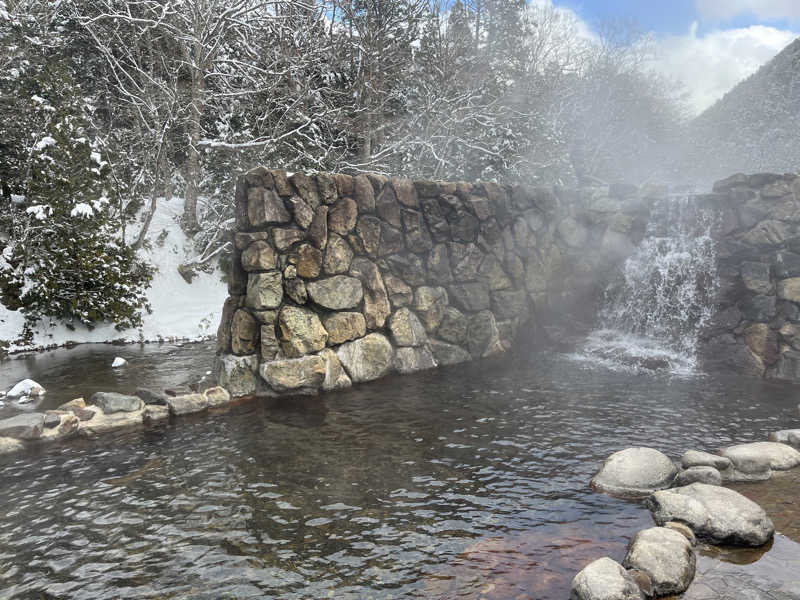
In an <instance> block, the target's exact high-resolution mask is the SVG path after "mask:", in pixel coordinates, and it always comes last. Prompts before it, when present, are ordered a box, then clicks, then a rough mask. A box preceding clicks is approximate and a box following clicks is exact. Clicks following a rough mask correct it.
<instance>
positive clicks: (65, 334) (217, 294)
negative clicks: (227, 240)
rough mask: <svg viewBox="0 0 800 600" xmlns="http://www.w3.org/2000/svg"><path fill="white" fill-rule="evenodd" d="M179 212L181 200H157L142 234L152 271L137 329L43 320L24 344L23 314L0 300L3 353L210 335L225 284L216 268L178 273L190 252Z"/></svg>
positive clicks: (225, 291) (219, 314)
mask: <svg viewBox="0 0 800 600" xmlns="http://www.w3.org/2000/svg"><path fill="white" fill-rule="evenodd" d="M182 212H183V199H181V198H173V199H172V200H170V201H166V200H164V199H160V200H159V204H158V209H157V210H156V214H155V215H154V216H153V222H152V224H151V225H150V230H149V232H148V237H149V239H150V240H151V245H152V247H151V248H149V249H146V250H142V251H141V256H142V257H143V258H144V259H146V260H147V261H148V262H149V263H150V264H152V265H154V266H155V267H156V268H157V269H158V271H157V272H156V274H155V275H154V277H153V282H152V285H151V287H150V289H149V290H148V299H149V301H150V305H151V306H152V308H153V312H152V314H149V315H148V314H145V315H143V316H144V319H143V321H144V322H143V323H142V326H141V327H140V328H139V329H127V330H124V331H117V330H116V329H114V326H113V325H110V324H100V325H98V326H96V327H95V328H94V329H92V330H91V331H90V330H88V329H87V328H85V327H82V326H77V327H76V328H75V329H74V331H71V330H70V329H68V328H67V327H66V326H64V325H63V324H60V323H52V324H51V323H48V322H47V320H46V319H45V320H43V321H42V322H40V324H39V325H38V326H37V329H36V331H35V332H34V336H33V340H32V342H31V343H28V344H25V343H20V342H19V341H18V338H19V337H20V334H21V333H22V328H23V326H24V324H25V318H24V316H23V315H22V314H21V313H20V312H18V311H11V310H8V309H7V308H6V307H4V306H3V305H1V304H0V341H3V340H6V341H8V342H9V348H8V351H9V352H20V351H25V350H36V349H42V348H55V347H58V346H64V345H67V344H73V343H78V344H83V343H102V342H110V341H120V340H121V341H125V342H142V341H145V342H157V341H168V340H201V339H204V338H207V337H209V336H212V335H214V334H215V333H216V329H217V325H218V324H219V320H220V316H221V313H222V305H223V303H224V302H225V298H227V296H228V290H227V286H226V285H225V283H223V281H222V272H221V271H220V270H219V269H215V270H214V271H213V272H212V273H203V272H198V275H197V277H195V279H194V281H193V282H192V283H191V284H188V283H186V281H185V280H184V279H183V277H181V275H180V273H178V265H180V264H181V263H183V262H185V261H186V260H187V259H189V258H191V257H193V256H194V253H193V251H192V246H191V241H190V240H189V239H188V238H187V237H186V236H185V235H184V233H183V232H182V231H181V229H180V226H179V225H178V217H179V216H180V214H181V213H182ZM164 231H166V232H167V234H166V236H164V237H163V239H162V241H163V243H161V244H160V245H159V244H157V243H156V241H155V240H157V239H159V236H161V234H162V233H163V232H164Z"/></svg>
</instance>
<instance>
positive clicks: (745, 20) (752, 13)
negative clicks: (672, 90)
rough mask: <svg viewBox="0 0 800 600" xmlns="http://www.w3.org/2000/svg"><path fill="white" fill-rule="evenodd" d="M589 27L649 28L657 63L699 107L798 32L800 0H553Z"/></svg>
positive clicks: (780, 47)
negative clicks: (623, 22) (616, 23)
mask: <svg viewBox="0 0 800 600" xmlns="http://www.w3.org/2000/svg"><path fill="white" fill-rule="evenodd" d="M552 2H553V3H554V4H555V5H556V6H559V7H561V8H564V9H568V10H571V11H573V12H575V14H576V15H577V16H578V17H579V18H580V19H581V20H582V21H584V22H585V23H586V25H587V27H588V28H590V29H591V28H592V27H593V26H594V25H595V24H597V23H598V22H603V21H609V20H619V19H627V20H631V21H634V22H635V23H637V24H638V25H640V26H641V27H642V28H644V29H645V30H648V31H652V32H653V33H654V35H655V39H656V42H657V50H658V54H659V59H660V60H659V62H658V63H657V64H658V69H659V70H661V71H662V72H663V73H664V74H665V75H668V76H670V77H672V78H673V79H677V80H679V81H681V82H682V83H683V84H684V85H685V86H686V89H687V91H688V93H689V103H690V105H691V107H692V108H693V109H694V110H695V111H696V112H698V113H699V112H701V111H702V110H703V109H705V108H707V107H708V106H710V105H711V104H713V103H714V102H715V101H716V100H718V99H719V98H721V97H722V95H723V94H725V92H727V91H728V90H730V89H731V88H732V87H733V86H734V85H736V84H737V83H738V82H739V81H741V80H742V79H744V78H745V77H747V76H748V75H750V74H751V73H753V72H755V71H756V70H757V69H758V67H759V66H761V65H762V64H764V63H765V62H767V61H769V60H770V59H771V58H772V57H773V56H775V55H776V54H777V53H778V52H780V51H781V50H782V49H783V48H784V47H785V46H786V45H787V44H789V43H790V42H791V41H792V40H793V39H795V38H797V37H798V36H800V0H552Z"/></svg>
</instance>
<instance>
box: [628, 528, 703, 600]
mask: <svg viewBox="0 0 800 600" xmlns="http://www.w3.org/2000/svg"><path fill="white" fill-rule="evenodd" d="M696 563H697V557H696V556H695V554H694V550H692V544H691V542H690V541H689V540H688V539H687V538H686V537H685V536H684V535H682V534H681V533H679V532H677V531H674V530H672V529H668V528H667V527H650V528H649V529H643V530H642V531H640V532H639V533H637V534H636V535H635V536H634V537H633V539H632V540H631V543H630V544H629V545H628V553H627V555H626V556H625V560H624V561H623V562H622V565H623V566H624V567H625V568H627V569H638V570H640V571H644V572H645V573H647V574H648V575H649V576H650V581H651V582H652V584H653V589H652V592H653V595H655V596H666V595H667V594H680V593H681V592H684V591H686V589H687V588H688V587H689V584H690V583H692V579H694V573H695V567H696Z"/></svg>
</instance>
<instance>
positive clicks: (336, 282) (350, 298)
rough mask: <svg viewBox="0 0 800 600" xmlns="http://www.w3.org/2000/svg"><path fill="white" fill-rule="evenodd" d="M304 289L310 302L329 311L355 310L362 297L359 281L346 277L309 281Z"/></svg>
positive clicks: (362, 292)
mask: <svg viewBox="0 0 800 600" xmlns="http://www.w3.org/2000/svg"><path fill="white" fill-rule="evenodd" d="M306 287H307V289H308V296H309V297H310V298H311V300H313V301H314V302H316V303H317V304H319V305H320V306H321V307H323V308H327V309H329V310H346V309H348V308H355V307H356V306H358V304H359V303H360V302H361V299H362V298H363V297H364V290H363V288H362V287H361V281H359V280H358V279H356V278H355V277H348V276H347V275H334V276H333V277H328V278H327V279H320V280H319V281H311V282H309V283H308V284H307V285H306Z"/></svg>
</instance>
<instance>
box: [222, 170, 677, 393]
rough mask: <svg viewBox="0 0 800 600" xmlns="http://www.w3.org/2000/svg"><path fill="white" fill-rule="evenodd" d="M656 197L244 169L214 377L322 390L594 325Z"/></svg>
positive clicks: (612, 189)
mask: <svg viewBox="0 0 800 600" xmlns="http://www.w3.org/2000/svg"><path fill="white" fill-rule="evenodd" d="M658 194H663V191H661V190H639V189H637V188H635V187H633V186H625V185H619V186H605V187H602V188H585V189H581V190H567V189H562V188H545V187H540V188H526V187H521V186H516V187H510V186H501V185H497V184H493V183H464V182H460V183H443V182H431V181H410V180H405V179H388V178H386V177H383V176H379V175H359V176H349V175H338V174H337V175H332V174H325V173H322V174H317V175H305V174H301V173H297V174H294V175H291V176H290V175H288V174H287V173H285V172H283V171H277V170H267V169H265V168H258V169H255V170H253V171H250V172H249V173H246V174H244V175H242V176H241V177H240V178H239V179H238V182H237V187H236V232H235V234H234V242H235V244H234V245H235V251H234V255H233V260H232V267H231V272H230V276H229V293H230V295H229V297H228V299H227V301H226V303H225V307H224V311H223V317H222V322H221V324H220V326H219V331H218V345H219V347H218V353H219V355H220V356H219V361H218V378H219V382H220V384H221V385H222V386H224V387H225V388H226V389H228V390H229V391H230V392H231V394H232V395H233V396H247V395H254V394H256V395H283V394H305V393H316V392H317V391H319V390H333V389H339V388H344V387H348V386H350V385H352V384H353V383H358V382H365V381H371V380H375V379H378V378H380V377H383V376H384V375H386V374H388V373H390V372H399V373H412V372H415V371H419V370H422V369H429V368H433V367H436V366H438V365H443V366H444V365H453V364H456V363H461V362H464V361H468V360H473V359H479V358H482V357H488V356H493V355H497V354H501V353H503V352H506V351H507V350H509V348H511V347H512V344H513V343H514V342H515V340H517V338H518V337H519V334H520V332H522V331H528V332H532V331H534V328H535V323H536V321H537V320H541V319H544V315H545V314H549V313H552V312H559V314H562V315H563V314H564V310H562V309H564V308H565V307H567V308H568V307H575V308H576V309H577V308H578V307H580V308H581V309H582V310H584V312H586V314H594V305H593V304H592V302H594V301H596V300H597V299H598V298H600V297H601V296H602V289H603V287H604V284H605V281H606V277H607V273H608V272H609V270H610V269H613V268H614V267H615V266H617V265H618V264H619V262H620V261H622V260H624V258H625V257H626V256H627V255H628V254H629V253H630V252H631V251H632V250H633V248H634V246H635V244H636V243H637V242H638V241H639V240H640V239H641V236H642V234H643V232H644V229H645V224H646V212H647V205H648V203H647V202H645V201H644V200H643V199H644V198H651V197H654V196H656V195H658ZM590 299H591V300H592V302H590V301H589V300H590ZM566 312H570V311H569V310H567V311H566Z"/></svg>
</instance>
